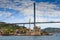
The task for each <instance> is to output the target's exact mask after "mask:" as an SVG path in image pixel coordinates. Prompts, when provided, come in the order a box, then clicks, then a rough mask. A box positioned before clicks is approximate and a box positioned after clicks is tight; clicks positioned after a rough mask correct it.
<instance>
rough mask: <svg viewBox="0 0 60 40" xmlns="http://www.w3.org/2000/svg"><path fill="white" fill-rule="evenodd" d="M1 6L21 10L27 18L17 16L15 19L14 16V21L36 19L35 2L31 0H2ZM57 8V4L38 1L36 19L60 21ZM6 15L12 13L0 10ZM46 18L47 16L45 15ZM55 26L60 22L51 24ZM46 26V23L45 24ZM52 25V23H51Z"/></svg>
mask: <svg viewBox="0 0 60 40" xmlns="http://www.w3.org/2000/svg"><path fill="white" fill-rule="evenodd" d="M0 8H9V9H13V10H17V11H20V13H22V14H23V15H24V16H25V18H23V19H19V18H16V19H15V20H13V19H14V17H13V19H12V22H14V23H15V22H17V23H20V22H29V19H31V22H33V21H34V19H33V11H34V10H33V2H32V1H31V0H22V1H21V0H14V2H11V1H9V0H0ZM55 8H57V5H55V4H50V3H48V2H40V3H36V16H37V18H36V21H37V22H46V21H60V17H59V18H57V17H58V16H60V11H59V10H55ZM2 15H5V17H9V16H10V15H11V13H9V12H0V16H2ZM44 16H45V17H46V18H45V17H44ZM51 25H53V26H56V25H58V26H59V24H56V25H55V24H51ZM44 26H46V25H44ZM49 26H50V25H49Z"/></svg>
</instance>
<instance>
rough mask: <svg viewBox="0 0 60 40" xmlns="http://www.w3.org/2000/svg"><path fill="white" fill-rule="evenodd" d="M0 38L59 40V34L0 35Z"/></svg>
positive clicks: (1, 39)
mask: <svg viewBox="0 0 60 40" xmlns="http://www.w3.org/2000/svg"><path fill="white" fill-rule="evenodd" d="M0 40H60V36H55V35H53V36H0Z"/></svg>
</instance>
